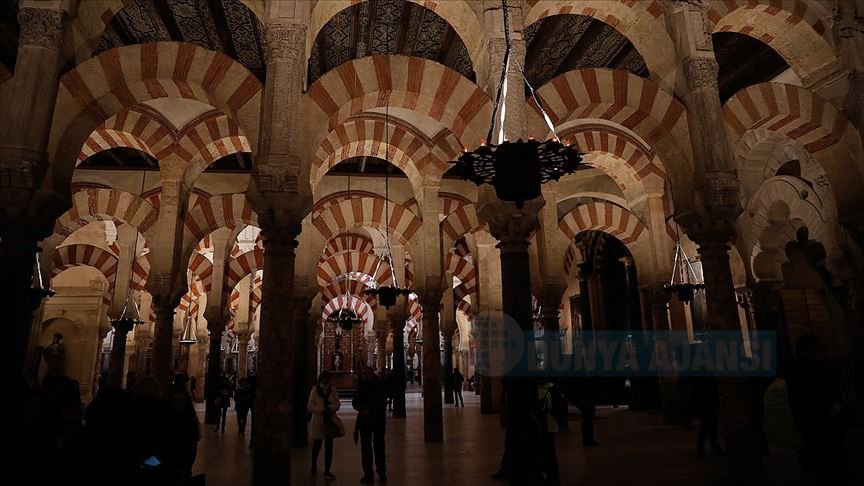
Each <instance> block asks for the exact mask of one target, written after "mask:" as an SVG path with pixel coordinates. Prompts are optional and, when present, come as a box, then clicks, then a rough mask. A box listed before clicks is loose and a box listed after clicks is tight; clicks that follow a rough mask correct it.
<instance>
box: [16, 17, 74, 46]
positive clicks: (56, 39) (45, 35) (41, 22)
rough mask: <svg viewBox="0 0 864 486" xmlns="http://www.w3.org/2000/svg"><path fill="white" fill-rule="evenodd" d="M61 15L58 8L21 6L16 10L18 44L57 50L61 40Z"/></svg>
mask: <svg viewBox="0 0 864 486" xmlns="http://www.w3.org/2000/svg"><path fill="white" fill-rule="evenodd" d="M63 16H64V13H63V12H62V11H60V10H51V9H47V8H22V9H21V10H20V11H19V12H18V24H19V25H20V26H21V35H20V37H19V41H18V42H19V45H20V46H38V47H44V48H46V49H53V50H59V49H60V44H61V42H62V41H63Z"/></svg>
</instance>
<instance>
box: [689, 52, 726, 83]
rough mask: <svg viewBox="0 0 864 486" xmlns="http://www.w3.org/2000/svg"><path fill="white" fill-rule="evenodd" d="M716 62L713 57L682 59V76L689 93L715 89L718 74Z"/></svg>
mask: <svg viewBox="0 0 864 486" xmlns="http://www.w3.org/2000/svg"><path fill="white" fill-rule="evenodd" d="M719 69H720V68H719V66H718V65H717V60H716V59H715V58H713V57H688V58H687V59H684V76H685V78H686V79H687V87H688V88H690V91H699V90H704V89H712V90H716V89H717V76H718V73H719Z"/></svg>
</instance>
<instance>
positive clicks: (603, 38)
mask: <svg viewBox="0 0 864 486" xmlns="http://www.w3.org/2000/svg"><path fill="white" fill-rule="evenodd" d="M523 35H524V37H525V43H526V45H527V54H526V59H525V76H526V77H527V78H528V81H529V82H530V83H531V84H532V85H533V86H534V87H535V88H537V87H539V86H542V85H544V84H546V83H547V82H549V80H551V79H552V78H554V77H555V76H558V75H559V74H563V73H565V72H567V71H572V70H574V69H580V68H585V67H600V68H610V69H622V70H625V71H629V72H631V73H633V74H635V75H637V76H642V77H648V67H647V66H646V65H645V60H644V59H643V58H642V55H641V54H639V51H637V50H636V48H635V47H634V46H633V44H631V43H630V41H629V40H627V38H626V37H624V36H623V35H622V34H621V33H620V32H618V31H617V30H615V29H614V28H612V27H611V26H609V25H608V24H605V23H603V22H601V21H599V20H596V19H593V18H591V17H585V16H582V15H553V16H550V17H546V18H544V19H542V20H539V21H537V22H535V23H533V24H531V25H529V26H528V27H527V28H526V29H525V31H524V33H523Z"/></svg>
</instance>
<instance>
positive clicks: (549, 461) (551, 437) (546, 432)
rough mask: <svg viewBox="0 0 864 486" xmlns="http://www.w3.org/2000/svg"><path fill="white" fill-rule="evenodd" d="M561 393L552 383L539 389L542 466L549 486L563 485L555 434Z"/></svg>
mask: <svg viewBox="0 0 864 486" xmlns="http://www.w3.org/2000/svg"><path fill="white" fill-rule="evenodd" d="M556 393H559V392H558V390H556V389H554V385H553V384H552V383H542V384H541V385H540V386H538V387H537V398H538V406H537V414H536V420H537V421H538V426H539V435H540V437H539V439H540V464H541V469H542V471H543V475H544V476H545V479H546V482H545V483H544V484H547V485H549V486H557V485H558V484H560V483H561V477H560V476H559V472H558V456H557V454H556V453H555V434H556V433H557V432H558V417H556V405H555V402H556V398H555V394H556Z"/></svg>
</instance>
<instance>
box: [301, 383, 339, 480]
mask: <svg viewBox="0 0 864 486" xmlns="http://www.w3.org/2000/svg"><path fill="white" fill-rule="evenodd" d="M340 406H341V404H340V403H339V393H337V392H336V389H335V388H334V387H333V386H332V385H331V384H330V372H329V371H322V372H321V374H320V375H318V383H317V384H316V385H315V386H314V387H312V391H311V392H309V402H308V403H307V406H306V408H307V410H308V411H309V412H310V413H311V414H312V418H311V421H310V423H309V438H310V439H312V473H313V474H314V473H316V472H318V455H319V454H320V453H321V445H322V443H323V445H324V477H325V478H327V479H335V478H336V476H334V475H333V473H332V472H331V470H330V468H331V467H332V466H333V438H334V437H335V436H334V435H331V434H329V433H328V430H329V428H330V424H332V423H335V422H336V421H337V420H338V417H337V416H336V412H337V411H338V410H339V407H340Z"/></svg>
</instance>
